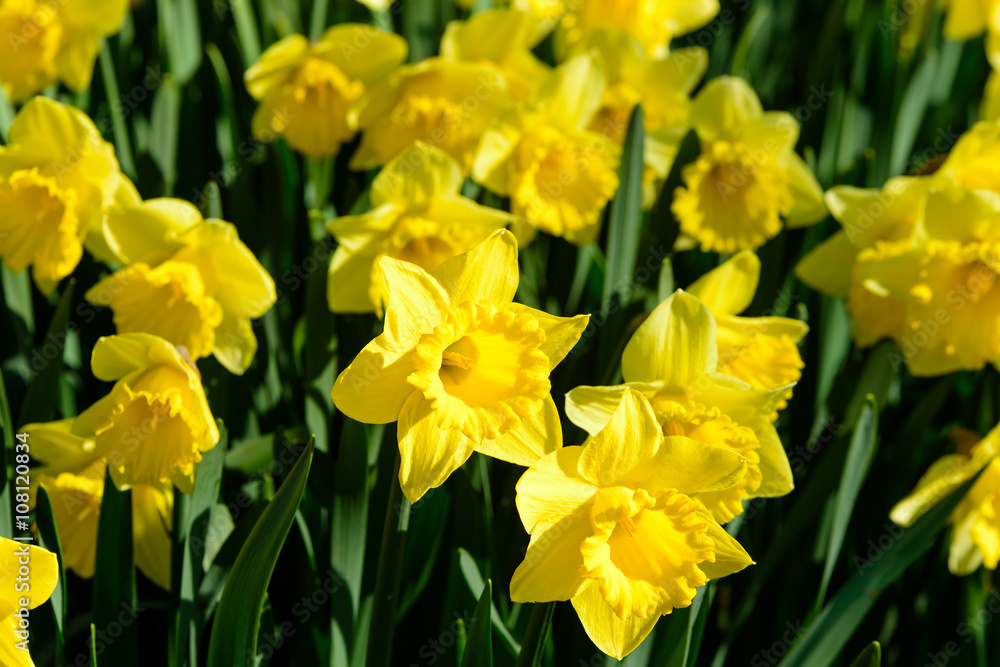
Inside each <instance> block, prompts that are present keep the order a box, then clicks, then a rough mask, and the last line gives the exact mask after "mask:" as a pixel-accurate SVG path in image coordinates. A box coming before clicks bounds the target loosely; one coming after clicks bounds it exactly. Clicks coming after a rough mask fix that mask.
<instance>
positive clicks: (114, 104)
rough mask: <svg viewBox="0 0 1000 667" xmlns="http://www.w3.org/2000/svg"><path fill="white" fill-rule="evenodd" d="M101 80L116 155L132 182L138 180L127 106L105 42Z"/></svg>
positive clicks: (101, 58)
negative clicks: (109, 110)
mask: <svg viewBox="0 0 1000 667" xmlns="http://www.w3.org/2000/svg"><path fill="white" fill-rule="evenodd" d="M100 63H101V78H102V79H103V80H104V92H105V94H106V95H107V98H108V106H109V107H110V108H111V131H112V132H113V133H114V138H115V155H116V156H117V157H118V164H119V165H121V168H122V172H124V173H125V175H126V176H128V177H129V178H131V179H132V180H135V179H136V176H137V173H136V170H135V160H134V159H133V158H132V140H131V139H130V138H129V133H128V126H127V125H126V124H125V106H124V105H123V104H122V98H121V94H120V93H119V92H118V79H117V78H116V75H115V63H114V60H112V57H111V51H110V50H109V49H108V43H107V42H105V43H104V46H103V47H101V55H100Z"/></svg>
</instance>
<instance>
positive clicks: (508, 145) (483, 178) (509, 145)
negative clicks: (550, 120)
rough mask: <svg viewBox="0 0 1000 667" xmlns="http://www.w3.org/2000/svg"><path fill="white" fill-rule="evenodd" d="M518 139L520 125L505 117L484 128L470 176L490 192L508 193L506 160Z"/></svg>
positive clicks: (516, 144)
mask: <svg viewBox="0 0 1000 667" xmlns="http://www.w3.org/2000/svg"><path fill="white" fill-rule="evenodd" d="M520 141H521V129H520V127H518V125H517V124H515V123H513V122H507V118H506V117H501V118H500V120H499V121H498V122H496V123H494V124H493V125H491V126H490V127H489V128H487V129H486V131H485V132H484V133H483V136H482V138H481V139H480V140H479V145H478V147H477V148H476V157H475V160H474V161H473V163H472V178H473V179H474V180H475V181H476V182H477V183H479V184H481V185H483V186H485V187H487V188H489V189H490V190H491V191H492V192H495V193H497V194H499V195H504V196H506V195H509V194H510V189H511V185H510V174H511V170H510V169H508V168H507V165H506V162H507V160H508V159H509V158H510V157H511V156H512V155H513V154H514V149H516V148H517V146H518V144H519V143H520Z"/></svg>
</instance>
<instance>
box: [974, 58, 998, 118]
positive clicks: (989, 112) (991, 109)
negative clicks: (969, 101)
mask: <svg viewBox="0 0 1000 667" xmlns="http://www.w3.org/2000/svg"><path fill="white" fill-rule="evenodd" d="M979 120H985V121H998V120H1000V72H998V71H997V70H995V69H994V70H990V76H989V78H987V79H986V88H985V89H984V90H983V101H982V103H981V104H980V106H979Z"/></svg>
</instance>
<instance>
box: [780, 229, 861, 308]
mask: <svg viewBox="0 0 1000 667" xmlns="http://www.w3.org/2000/svg"><path fill="white" fill-rule="evenodd" d="M857 256H858V250H857V248H855V247H854V245H853V244H852V243H851V241H850V239H849V238H848V237H847V234H846V233H845V232H843V231H839V232H837V233H836V234H834V235H833V236H831V237H830V238H828V239H827V240H825V241H823V242H822V243H820V244H819V245H818V246H816V247H815V248H813V249H812V250H810V251H809V254H807V255H806V256H805V257H803V258H802V259H801V260H799V263H798V264H797V265H796V266H795V277H796V278H798V279H799V280H801V281H802V282H804V283H805V284H806V285H809V287H812V288H813V289H815V290H819V291H820V292H823V293H824V294H829V295H830V296H837V297H841V298H843V297H846V296H847V292H848V291H849V290H850V287H851V273H852V272H853V271H854V262H855V261H856V259H857Z"/></svg>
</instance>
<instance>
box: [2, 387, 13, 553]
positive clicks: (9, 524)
mask: <svg viewBox="0 0 1000 667" xmlns="http://www.w3.org/2000/svg"><path fill="white" fill-rule="evenodd" d="M0 421H2V422H3V423H2V424H0V426H2V427H3V458H2V459H0V535H2V536H4V537H13V536H14V519H13V512H12V510H13V506H12V504H11V498H10V476H11V474H13V468H14V420H13V419H12V418H11V416H10V403H8V402H7V386H6V384H5V383H4V380H3V372H0Z"/></svg>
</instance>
